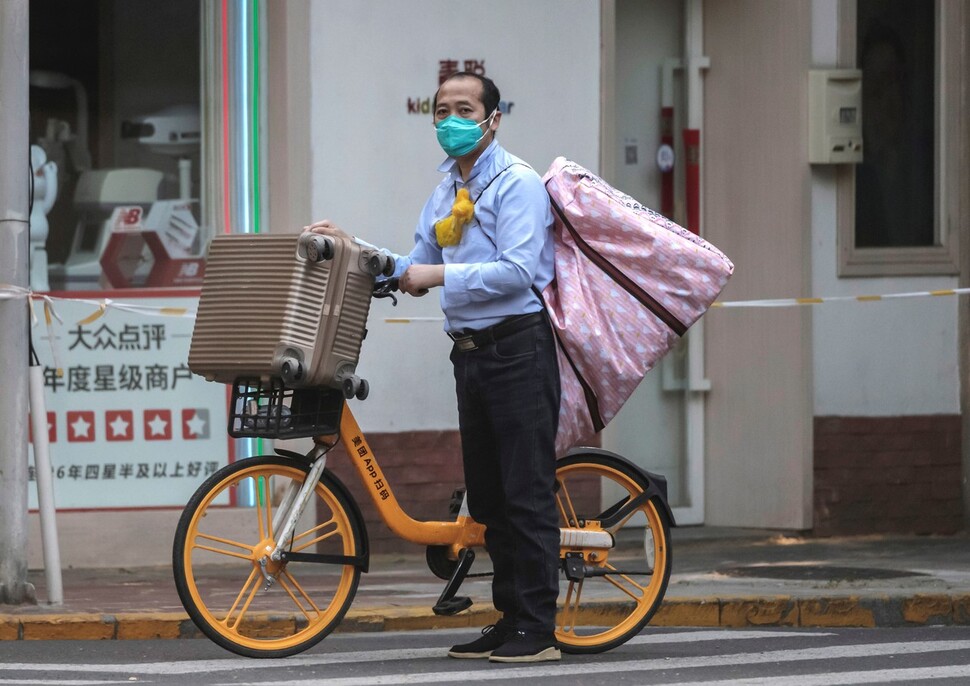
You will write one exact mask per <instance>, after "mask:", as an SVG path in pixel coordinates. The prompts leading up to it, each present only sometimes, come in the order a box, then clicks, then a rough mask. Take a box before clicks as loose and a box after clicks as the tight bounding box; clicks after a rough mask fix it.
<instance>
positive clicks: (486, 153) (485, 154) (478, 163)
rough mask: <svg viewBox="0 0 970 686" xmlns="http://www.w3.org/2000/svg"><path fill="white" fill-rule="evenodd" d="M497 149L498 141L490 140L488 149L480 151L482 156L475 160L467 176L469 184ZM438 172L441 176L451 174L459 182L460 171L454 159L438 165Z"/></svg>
mask: <svg viewBox="0 0 970 686" xmlns="http://www.w3.org/2000/svg"><path fill="white" fill-rule="evenodd" d="M498 148H499V144H498V140H496V139H494V138H493V139H492V142H491V143H489V144H488V147H487V148H485V150H483V151H482V154H481V155H479V156H478V159H477V160H475V164H474V165H472V173H471V174H469V176H468V181H466V182H465V183H468V182H470V181H471V180H472V179H474V178H475V177H476V176H478V173H479V172H480V171H481V170H482V169H484V168H485V165H487V164H489V163H490V162H491V159H492V158H493V157H494V156H495V151H496V150H497V149H498ZM438 171H440V172H441V173H443V174H451V175H452V176H455V177H458V180H459V181H460V180H461V171H459V169H458V160H457V159H456V158H454V157H447V158H445V161H444V162H442V163H441V164H440V165H438Z"/></svg>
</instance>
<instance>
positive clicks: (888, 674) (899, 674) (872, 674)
mask: <svg viewBox="0 0 970 686" xmlns="http://www.w3.org/2000/svg"><path fill="white" fill-rule="evenodd" d="M968 676H970V665H953V666H946V667H905V668H900V669H876V670H871V671H869V670H864V671H859V672H828V673H826V674H792V675H784V674H779V675H777V676H768V677H752V678H749V679H744V678H740V677H739V678H737V679H724V680H720V681H678V682H676V683H670V684H668V685H667V686H739V685H740V686H774V685H775V684H780V683H794V684H798V685H799V686H845V685H847V684H884V683H886V682H892V681H908V682H911V683H916V682H922V681H926V680H928V679H955V678H957V677H968Z"/></svg>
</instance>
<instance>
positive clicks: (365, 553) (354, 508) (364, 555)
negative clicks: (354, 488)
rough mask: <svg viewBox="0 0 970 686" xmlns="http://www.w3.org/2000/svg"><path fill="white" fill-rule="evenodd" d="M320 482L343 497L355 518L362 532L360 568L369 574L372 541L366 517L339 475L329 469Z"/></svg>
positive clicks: (324, 472)
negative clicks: (365, 521) (369, 536)
mask: <svg viewBox="0 0 970 686" xmlns="http://www.w3.org/2000/svg"><path fill="white" fill-rule="evenodd" d="M320 480H321V481H323V482H324V483H326V484H327V486H329V487H330V488H332V489H333V490H334V491H336V492H338V493H339V494H340V495H341V496H343V499H344V501H345V502H346V503H347V506H348V509H349V510H350V515H351V516H352V517H353V518H354V521H355V523H356V524H357V527H358V529H359V530H360V543H361V548H362V550H361V551H360V558H361V559H362V560H363V562H362V563H361V566H360V571H362V572H365V573H366V572H368V571H369V570H370V541H369V540H368V538H367V525H366V524H365V523H364V516H363V515H362V514H361V513H360V506H359V505H357V501H356V500H354V497H353V496H352V495H351V494H350V491H349V490H348V489H347V487H346V486H344V482H343V481H341V480H340V479H339V478H338V477H337V475H336V474H334V473H333V472H331V471H330V470H329V469H324V470H323V474H322V475H321V476H320Z"/></svg>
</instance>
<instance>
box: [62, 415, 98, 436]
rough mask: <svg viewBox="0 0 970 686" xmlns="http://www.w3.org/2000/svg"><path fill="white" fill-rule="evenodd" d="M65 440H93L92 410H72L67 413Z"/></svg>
mask: <svg viewBox="0 0 970 686" xmlns="http://www.w3.org/2000/svg"><path fill="white" fill-rule="evenodd" d="M67 440H68V442H70V443H93V442H94V412H92V411H91V410H73V411H70V412H68V413H67Z"/></svg>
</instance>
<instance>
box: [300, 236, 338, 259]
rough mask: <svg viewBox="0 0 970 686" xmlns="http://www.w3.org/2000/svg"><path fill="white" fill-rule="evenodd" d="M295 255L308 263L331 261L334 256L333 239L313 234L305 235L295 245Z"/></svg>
mask: <svg viewBox="0 0 970 686" xmlns="http://www.w3.org/2000/svg"><path fill="white" fill-rule="evenodd" d="M297 254H298V255H299V256H300V257H303V258H305V259H306V260H307V261H309V262H322V261H323V260H332V259H333V255H334V245H333V239H332V238H331V237H330V236H321V235H320V234H315V233H305V234H303V235H301V236H300V240H299V242H298V243H297Z"/></svg>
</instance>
